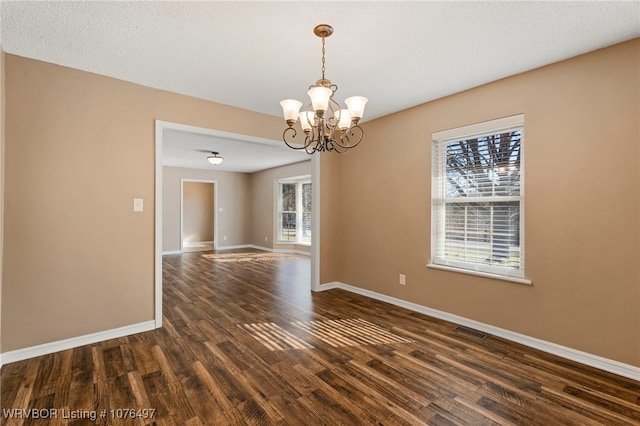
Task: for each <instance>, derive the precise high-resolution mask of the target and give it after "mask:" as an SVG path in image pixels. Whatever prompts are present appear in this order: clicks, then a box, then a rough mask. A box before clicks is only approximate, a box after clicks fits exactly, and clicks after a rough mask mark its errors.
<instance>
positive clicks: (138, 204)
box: [133, 198, 144, 212]
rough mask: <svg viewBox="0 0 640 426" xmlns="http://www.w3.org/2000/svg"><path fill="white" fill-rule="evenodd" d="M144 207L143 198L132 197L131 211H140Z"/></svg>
mask: <svg viewBox="0 0 640 426" xmlns="http://www.w3.org/2000/svg"><path fill="white" fill-rule="evenodd" d="M143 209H144V200H143V199H142V198H134V199H133V211H134V212H141V211H142V210H143Z"/></svg>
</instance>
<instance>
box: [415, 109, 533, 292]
mask: <svg viewBox="0 0 640 426" xmlns="http://www.w3.org/2000/svg"><path fill="white" fill-rule="evenodd" d="M516 130H520V132H521V133H520V174H519V180H520V183H519V185H520V186H519V192H520V194H519V195H517V196H513V195H509V196H500V195H492V196H478V197H471V198H468V197H465V198H464V199H463V198H460V199H455V198H450V197H447V196H446V193H445V192H446V179H447V172H446V164H442V163H439V161H446V159H445V155H444V154H443V153H442V152H441V153H438V152H439V150H440V151H442V150H445V151H446V147H447V144H448V143H451V142H455V141H460V140H465V139H474V138H479V137H483V136H490V135H496V134H500V133H507V132H512V131H516ZM431 136H432V137H431V155H432V163H431V164H432V166H431V253H430V260H429V263H428V264H427V266H428V267H430V268H436V269H443V270H448V271H454V272H460V273H466V274H472V275H478V276H483V277H489V278H497V279H502V280H507V281H513V282H517V283H521V284H529V285H530V284H531V281H530V280H528V279H526V278H525V263H524V261H525V232H524V231H525V218H524V213H525V203H524V201H525V185H524V179H525V168H524V147H525V122H524V114H518V115H514V116H510V117H504V118H499V119H496V120H490V121H486V122H481V123H476V124H472V125H468V126H462V127H457V128H453V129H448V130H444V131H439V132H434V133H432V135H431ZM514 201H517V202H519V243H520V247H519V248H520V256H519V260H520V262H519V265H520V266H519V268H512V267H507V266H498V265H484V264H480V263H474V262H468V261H461V260H455V259H450V258H445V257H444V256H439V252H442V251H443V250H442V249H440V250H439V249H438V245H439V244H444V241H445V236H444V235H445V231H446V226H445V223H444V222H445V220H446V212H445V210H446V206H447V204H454V203H469V204H470V205H471V204H472V203H474V202H488V203H491V204H492V205H493V204H495V203H498V202H514Z"/></svg>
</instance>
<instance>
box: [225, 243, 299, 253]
mask: <svg viewBox="0 0 640 426" xmlns="http://www.w3.org/2000/svg"><path fill="white" fill-rule="evenodd" d="M245 248H252V249H256V250H263V251H268V252H271V253H291V254H304V255H306V256H311V253H309V252H308V251H303V250H296V249H279V248H271V247H263V246H259V245H256V244H243V245H239V246H224V247H218V250H232V249H233V250H235V249H245Z"/></svg>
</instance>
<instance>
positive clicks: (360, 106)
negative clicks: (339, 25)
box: [280, 24, 367, 154]
mask: <svg viewBox="0 0 640 426" xmlns="http://www.w3.org/2000/svg"><path fill="white" fill-rule="evenodd" d="M313 32H314V34H315V35H317V36H318V37H320V38H322V78H321V79H320V80H318V81H316V84H315V85H312V86H310V87H309V91H308V92H307V94H308V95H309V97H310V98H311V103H310V104H309V106H307V109H306V111H302V112H299V111H300V107H301V106H302V102H300V101H297V100H295V99H285V100H284V101H282V102H280V105H281V106H282V111H283V113H284V119H285V121H286V122H287V126H289V127H287V128H286V129H285V130H284V132H283V133H282V140H284V143H286V144H287V146H289V148H292V149H304V150H305V151H307V153H308V154H313V153H315V152H316V151H321V152H322V151H335V152H337V153H339V154H343V153H345V152H347V151H348V150H349V149H351V148H353V147H355V146H356V145H358V144H359V143H360V142H361V141H362V138H363V137H364V131H363V130H362V128H361V127H360V126H359V125H358V122H359V121H360V119H361V118H362V114H363V113H364V105H365V104H366V103H367V98H365V97H362V96H352V97H350V98H347V99H345V101H344V102H345V103H346V104H347V109H341V108H340V104H338V102H336V101H335V100H334V99H333V95H334V94H335V93H336V90H338V86H336V85H335V84H332V83H331V81H330V80H327V79H326V78H325V77H324V71H325V65H324V62H325V61H324V53H325V49H324V39H325V38H327V37H329V36H330V35H331V34H333V27H332V26H331V25H327V24H321V25H318V26H316V27H315V28H314V29H313ZM325 115H326V117H325ZM298 118H299V119H300V126H301V127H302V130H303V131H304V133H305V139H304V142H303V143H302V144H300V142H298V141H297V140H296V135H297V133H298V132H297V131H296V129H294V128H293V126H294V124H296V122H297V121H298ZM292 144H294V145H292Z"/></svg>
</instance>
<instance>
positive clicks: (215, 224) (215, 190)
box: [180, 178, 218, 253]
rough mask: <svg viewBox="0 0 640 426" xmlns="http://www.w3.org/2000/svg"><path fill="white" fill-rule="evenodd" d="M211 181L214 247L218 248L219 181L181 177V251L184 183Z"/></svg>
mask: <svg viewBox="0 0 640 426" xmlns="http://www.w3.org/2000/svg"><path fill="white" fill-rule="evenodd" d="M185 182H192V183H210V184H212V185H213V218H212V220H213V249H214V250H216V249H217V248H218V181H217V180H209V179H189V178H181V179H180V252H183V253H184V246H183V244H184V183H185Z"/></svg>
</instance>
